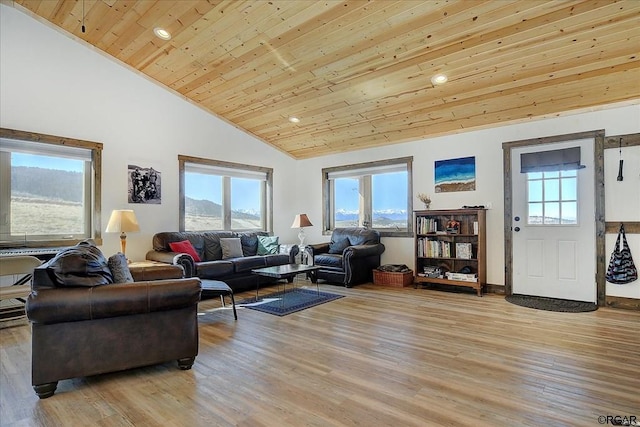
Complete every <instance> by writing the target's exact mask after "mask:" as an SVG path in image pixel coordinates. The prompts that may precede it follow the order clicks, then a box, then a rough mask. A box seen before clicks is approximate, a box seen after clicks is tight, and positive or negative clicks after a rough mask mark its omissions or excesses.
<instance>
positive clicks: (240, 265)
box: [233, 255, 267, 273]
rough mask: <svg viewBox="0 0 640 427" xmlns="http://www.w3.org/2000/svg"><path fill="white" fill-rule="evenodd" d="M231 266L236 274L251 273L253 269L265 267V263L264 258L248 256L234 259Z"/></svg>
mask: <svg viewBox="0 0 640 427" xmlns="http://www.w3.org/2000/svg"><path fill="white" fill-rule="evenodd" d="M233 266H234V270H235V271H236V273H242V272H244V271H251V270H253V269H254V268H262V267H266V266H267V261H266V259H265V257H264V256H258V255H255V256H248V257H243V258H236V259H234V260H233Z"/></svg>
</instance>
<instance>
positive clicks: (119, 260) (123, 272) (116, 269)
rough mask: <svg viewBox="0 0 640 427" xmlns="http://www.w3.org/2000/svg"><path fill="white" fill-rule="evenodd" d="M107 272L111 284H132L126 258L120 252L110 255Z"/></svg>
mask: <svg viewBox="0 0 640 427" xmlns="http://www.w3.org/2000/svg"><path fill="white" fill-rule="evenodd" d="M108 264H109V270H111V275H112V276H113V283H132V282H133V276H132V275H131V271H129V264H128V263H127V257H126V256H124V254H123V253H122V252H118V253H117V254H114V255H111V256H110V257H109V260H108Z"/></svg>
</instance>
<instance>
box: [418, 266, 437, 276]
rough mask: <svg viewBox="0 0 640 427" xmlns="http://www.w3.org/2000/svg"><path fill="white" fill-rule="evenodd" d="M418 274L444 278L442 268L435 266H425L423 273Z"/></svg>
mask: <svg viewBox="0 0 640 427" xmlns="http://www.w3.org/2000/svg"><path fill="white" fill-rule="evenodd" d="M418 276H421V277H435V278H440V279H441V278H442V270H441V269H440V267H433V266H429V265H427V266H425V267H424V268H423V272H422V273H418Z"/></svg>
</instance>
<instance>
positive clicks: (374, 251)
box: [305, 227, 385, 287]
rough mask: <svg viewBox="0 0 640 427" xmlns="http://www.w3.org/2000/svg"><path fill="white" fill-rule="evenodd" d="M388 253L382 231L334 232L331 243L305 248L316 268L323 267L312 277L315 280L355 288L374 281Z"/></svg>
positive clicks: (352, 229)
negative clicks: (385, 253) (384, 253)
mask: <svg viewBox="0 0 640 427" xmlns="http://www.w3.org/2000/svg"><path fill="white" fill-rule="evenodd" d="M384 249H385V247H384V245H383V244H382V243H380V233H379V232H378V231H376V230H372V229H367V228H362V227H350V228H336V229H335V230H333V233H332V235H331V241H330V242H328V243H320V244H316V245H307V246H305V254H306V255H307V257H308V259H310V260H313V265H315V266H319V267H321V268H320V269H319V270H317V271H315V272H314V274H313V275H312V276H311V278H312V280H314V281H315V280H317V279H324V280H327V281H329V282H333V283H340V284H342V285H345V286H346V287H351V286H352V285H356V284H359V283H364V282H368V281H371V280H372V276H373V269H375V268H376V267H378V266H380V255H381V254H382V253H383V252H384Z"/></svg>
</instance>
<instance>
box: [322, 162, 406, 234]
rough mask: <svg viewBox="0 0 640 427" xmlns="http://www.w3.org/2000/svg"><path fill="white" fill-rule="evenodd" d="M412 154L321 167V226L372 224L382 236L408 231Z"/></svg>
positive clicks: (370, 225) (326, 229) (364, 225)
mask: <svg viewBox="0 0 640 427" xmlns="http://www.w3.org/2000/svg"><path fill="white" fill-rule="evenodd" d="M412 161H413V158H411V157H406V158H400V159H392V160H384V161H379V162H370V163H361V164H355V165H347V166H339V167H334V168H325V169H323V170H322V175H323V189H324V193H325V197H324V200H325V202H326V205H325V207H324V210H325V212H324V215H323V222H324V230H325V231H331V230H333V229H334V228H342V227H369V228H374V229H376V230H378V231H380V233H381V234H382V235H383V236H407V235H411V229H412V227H411V212H412V205H411V192H412V189H411V187H412V185H411V165H412Z"/></svg>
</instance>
